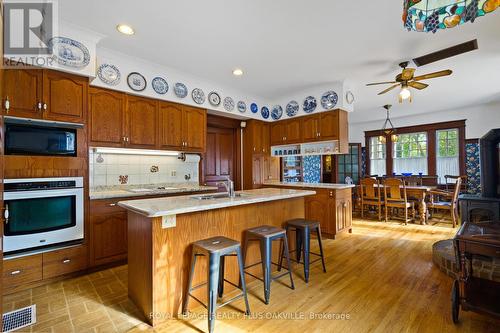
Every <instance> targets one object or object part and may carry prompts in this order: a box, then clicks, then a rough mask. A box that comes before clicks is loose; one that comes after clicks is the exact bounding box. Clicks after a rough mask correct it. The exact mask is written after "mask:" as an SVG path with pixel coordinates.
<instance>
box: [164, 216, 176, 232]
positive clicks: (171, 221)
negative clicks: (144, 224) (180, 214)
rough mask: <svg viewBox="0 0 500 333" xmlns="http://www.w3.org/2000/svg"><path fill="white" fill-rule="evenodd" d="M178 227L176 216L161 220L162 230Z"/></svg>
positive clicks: (165, 217)
mask: <svg viewBox="0 0 500 333" xmlns="http://www.w3.org/2000/svg"><path fill="white" fill-rule="evenodd" d="M175 225H176V215H167V216H162V218H161V228H162V229H167V228H173V227H175Z"/></svg>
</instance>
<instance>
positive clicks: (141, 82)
mask: <svg viewBox="0 0 500 333" xmlns="http://www.w3.org/2000/svg"><path fill="white" fill-rule="evenodd" d="M127 84H128V86H129V87H130V89H132V90H133V91H143V90H144V89H146V85H147V83H146V78H144V76H142V74H140V73H137V72H132V73H130V74H129V75H128V76H127Z"/></svg>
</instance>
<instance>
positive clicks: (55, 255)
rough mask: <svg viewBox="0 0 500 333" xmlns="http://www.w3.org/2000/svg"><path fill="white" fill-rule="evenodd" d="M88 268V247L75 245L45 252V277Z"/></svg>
mask: <svg viewBox="0 0 500 333" xmlns="http://www.w3.org/2000/svg"><path fill="white" fill-rule="evenodd" d="M85 268H87V247H86V246H75V247H70V248H67V249H62V250H57V251H53V252H47V253H44V254H43V278H44V279H48V278H51V277H55V276H59V275H64V274H68V273H72V272H77V271H80V270H82V269H85Z"/></svg>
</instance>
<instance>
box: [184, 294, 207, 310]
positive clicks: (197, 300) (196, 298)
mask: <svg viewBox="0 0 500 333" xmlns="http://www.w3.org/2000/svg"><path fill="white" fill-rule="evenodd" d="M189 296H190V297H192V298H193V299H194V300H195V301H196V302H198V303H200V304H201V305H203V307H204V308H205V309H208V307H207V305H206V304H205V303H203V302H202V301H200V300H199V299H198V297H196V296H193V295H191V293H189V294H188V297H189Z"/></svg>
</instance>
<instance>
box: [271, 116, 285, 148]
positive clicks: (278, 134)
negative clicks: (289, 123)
mask: <svg viewBox="0 0 500 333" xmlns="http://www.w3.org/2000/svg"><path fill="white" fill-rule="evenodd" d="M270 127H271V145H282V144H283V143H284V141H285V130H284V124H283V122H281V121H280V122H275V123H271V125H270Z"/></svg>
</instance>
